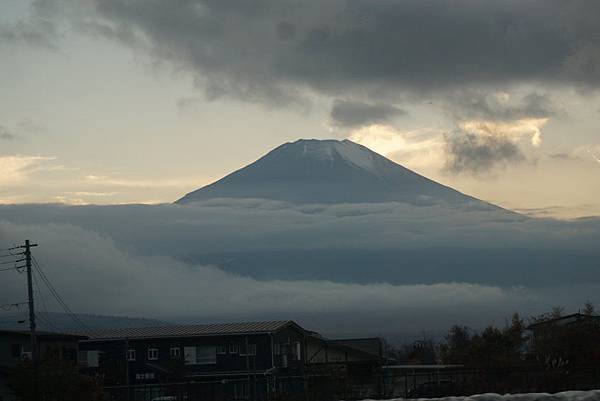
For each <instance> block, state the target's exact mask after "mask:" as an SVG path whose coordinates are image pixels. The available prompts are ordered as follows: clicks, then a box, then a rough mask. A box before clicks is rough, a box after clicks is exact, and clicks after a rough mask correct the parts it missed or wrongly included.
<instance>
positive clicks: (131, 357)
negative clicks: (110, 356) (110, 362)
mask: <svg viewBox="0 0 600 401" xmlns="http://www.w3.org/2000/svg"><path fill="white" fill-rule="evenodd" d="M127 360H128V361H130V362H132V361H135V350H134V349H128V350H127Z"/></svg>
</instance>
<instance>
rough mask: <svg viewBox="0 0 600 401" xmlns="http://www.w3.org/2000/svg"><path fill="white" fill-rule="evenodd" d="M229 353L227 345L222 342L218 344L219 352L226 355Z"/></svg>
mask: <svg viewBox="0 0 600 401" xmlns="http://www.w3.org/2000/svg"><path fill="white" fill-rule="evenodd" d="M226 353H227V345H224V344H221V345H217V354H219V355H225V354H226Z"/></svg>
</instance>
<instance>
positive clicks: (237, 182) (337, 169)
mask: <svg viewBox="0 0 600 401" xmlns="http://www.w3.org/2000/svg"><path fill="white" fill-rule="evenodd" d="M211 198H264V199H273V200H281V201H286V202H292V203H363V202H391V201H398V202H407V203H412V204H420V205H422V204H431V203H438V202H444V203H448V204H464V203H473V202H475V203H480V204H482V205H487V204H485V203H484V202H481V201H479V200H477V199H475V198H472V197H470V196H467V195H464V194H462V193H460V192H458V191H455V190H453V189H452V188H448V187H446V186H443V185H441V184H438V183H436V182H434V181H431V180H429V179H427V178H425V177H423V176H421V175H419V174H417V173H415V172H413V171H411V170H409V169H407V168H404V167H403V166H401V165H399V164H397V163H394V162H393V161H391V160H389V159H387V158H385V157H383V156H381V155H380V154H378V153H375V152H373V151H372V150H370V149H368V148H367V147H365V146H362V145H359V144H357V143H354V142H352V141H349V140H343V141H338V140H317V139H300V140H298V141H295V142H288V143H285V144H283V145H281V146H279V147H277V148H275V149H274V150H272V151H271V152H269V153H267V154H266V155H265V156H263V157H261V158H260V159H259V160H257V161H256V162H254V163H252V164H250V165H248V166H246V167H244V168H242V169H240V170H238V171H235V172H233V173H231V174H229V175H227V176H226V177H224V178H222V179H220V180H218V181H216V182H214V183H212V184H210V185H207V186H205V187H203V188H200V189H198V190H196V191H194V192H190V193H189V194H187V195H186V196H184V197H183V198H181V199H179V200H178V201H177V203H180V204H185V203H191V202H195V201H200V200H206V199H211Z"/></svg>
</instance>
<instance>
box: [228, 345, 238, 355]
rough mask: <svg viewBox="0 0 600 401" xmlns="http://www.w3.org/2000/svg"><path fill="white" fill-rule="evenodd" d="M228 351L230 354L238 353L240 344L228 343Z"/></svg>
mask: <svg viewBox="0 0 600 401" xmlns="http://www.w3.org/2000/svg"><path fill="white" fill-rule="evenodd" d="M229 353H230V354H239V353H240V346H239V345H237V344H229Z"/></svg>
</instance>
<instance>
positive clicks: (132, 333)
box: [87, 320, 304, 342]
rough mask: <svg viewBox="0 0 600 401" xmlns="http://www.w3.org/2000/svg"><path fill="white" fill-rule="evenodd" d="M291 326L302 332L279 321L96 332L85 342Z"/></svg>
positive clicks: (228, 333) (250, 332)
mask: <svg viewBox="0 0 600 401" xmlns="http://www.w3.org/2000/svg"><path fill="white" fill-rule="evenodd" d="M291 326H292V327H296V328H298V329H299V330H302V331H304V329H303V328H302V327H300V326H299V325H298V324H296V323H295V322H293V321H291V320H280V321H265V322H243V323H216V324H203V325H177V326H160V327H139V328H128V329H113V330H98V331H96V332H92V333H89V334H88V336H89V340H87V341H90V342H91V341H107V340H125V339H159V338H182V337H208V336H238V335H254V334H269V333H274V332H277V331H280V330H283V329H284V328H287V327H291Z"/></svg>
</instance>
